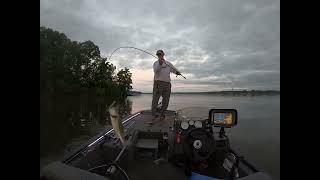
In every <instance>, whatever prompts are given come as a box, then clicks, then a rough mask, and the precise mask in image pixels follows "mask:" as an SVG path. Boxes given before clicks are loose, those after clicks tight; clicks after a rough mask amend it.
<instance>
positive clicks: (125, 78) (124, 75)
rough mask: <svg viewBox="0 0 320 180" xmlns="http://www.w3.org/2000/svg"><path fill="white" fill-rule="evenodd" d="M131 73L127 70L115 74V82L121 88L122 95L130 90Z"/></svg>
mask: <svg viewBox="0 0 320 180" xmlns="http://www.w3.org/2000/svg"><path fill="white" fill-rule="evenodd" d="M131 76H132V73H131V72H130V71H129V69H128V68H125V69H121V70H120V71H119V72H118V73H117V77H118V79H117V82H118V85H119V86H120V87H121V90H122V92H123V93H127V92H128V91H129V90H131V89H132V86H131V84H132V80H131Z"/></svg>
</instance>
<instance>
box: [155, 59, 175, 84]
mask: <svg viewBox="0 0 320 180" xmlns="http://www.w3.org/2000/svg"><path fill="white" fill-rule="evenodd" d="M170 66H171V67H172V68H174V69H172V68H171V67H170ZM153 71H154V78H153V80H154V81H165V82H170V81H171V78H170V72H172V73H175V74H176V73H177V69H176V68H175V67H174V66H173V65H172V64H171V63H170V62H168V61H165V62H163V63H162V65H160V63H159V61H156V62H154V63H153Z"/></svg>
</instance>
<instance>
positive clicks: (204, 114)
mask: <svg viewBox="0 0 320 180" xmlns="http://www.w3.org/2000/svg"><path fill="white" fill-rule="evenodd" d="M209 110H210V108H209V107H201V106H197V107H186V108H182V109H179V110H177V119H179V120H181V121H189V120H194V121H195V120H206V119H208V117H209Z"/></svg>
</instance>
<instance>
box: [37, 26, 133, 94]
mask: <svg viewBox="0 0 320 180" xmlns="http://www.w3.org/2000/svg"><path fill="white" fill-rule="evenodd" d="M115 71H116V67H115V66H114V65H113V64H112V63H110V62H108V61H107V58H105V57H102V56H101V53H100V50H99V47H98V46H97V45H95V44H94V43H93V42H92V41H85V42H77V41H71V40H70V39H69V38H68V37H67V36H66V35H65V34H63V33H60V32H58V31H54V30H52V29H50V28H47V27H43V26H42V27H40V93H46V94H56V93H58V94H59V93H63V94H66V93H67V94H79V93H80V94H82V93H91V94H95V95H103V96H113V97H114V96H120V97H125V96H126V95H127V93H128V91H130V90H131V89H132V86H131V84H132V79H131V76H132V73H131V72H130V71H129V69H128V68H125V69H121V70H120V71H118V73H116V72H115Z"/></svg>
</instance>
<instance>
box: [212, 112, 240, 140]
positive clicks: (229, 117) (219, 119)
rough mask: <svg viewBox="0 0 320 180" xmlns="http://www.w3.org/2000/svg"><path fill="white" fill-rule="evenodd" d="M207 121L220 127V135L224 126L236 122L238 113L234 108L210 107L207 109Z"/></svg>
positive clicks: (228, 126) (231, 125) (230, 125)
mask: <svg viewBox="0 0 320 180" xmlns="http://www.w3.org/2000/svg"><path fill="white" fill-rule="evenodd" d="M209 122H210V123H211V124H212V125H213V126H214V127H220V137H222V136H223V135H224V134H225V132H224V128H231V127H233V126H235V125H237V123H238V113H237V110H235V109H211V110H210V111H209Z"/></svg>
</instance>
